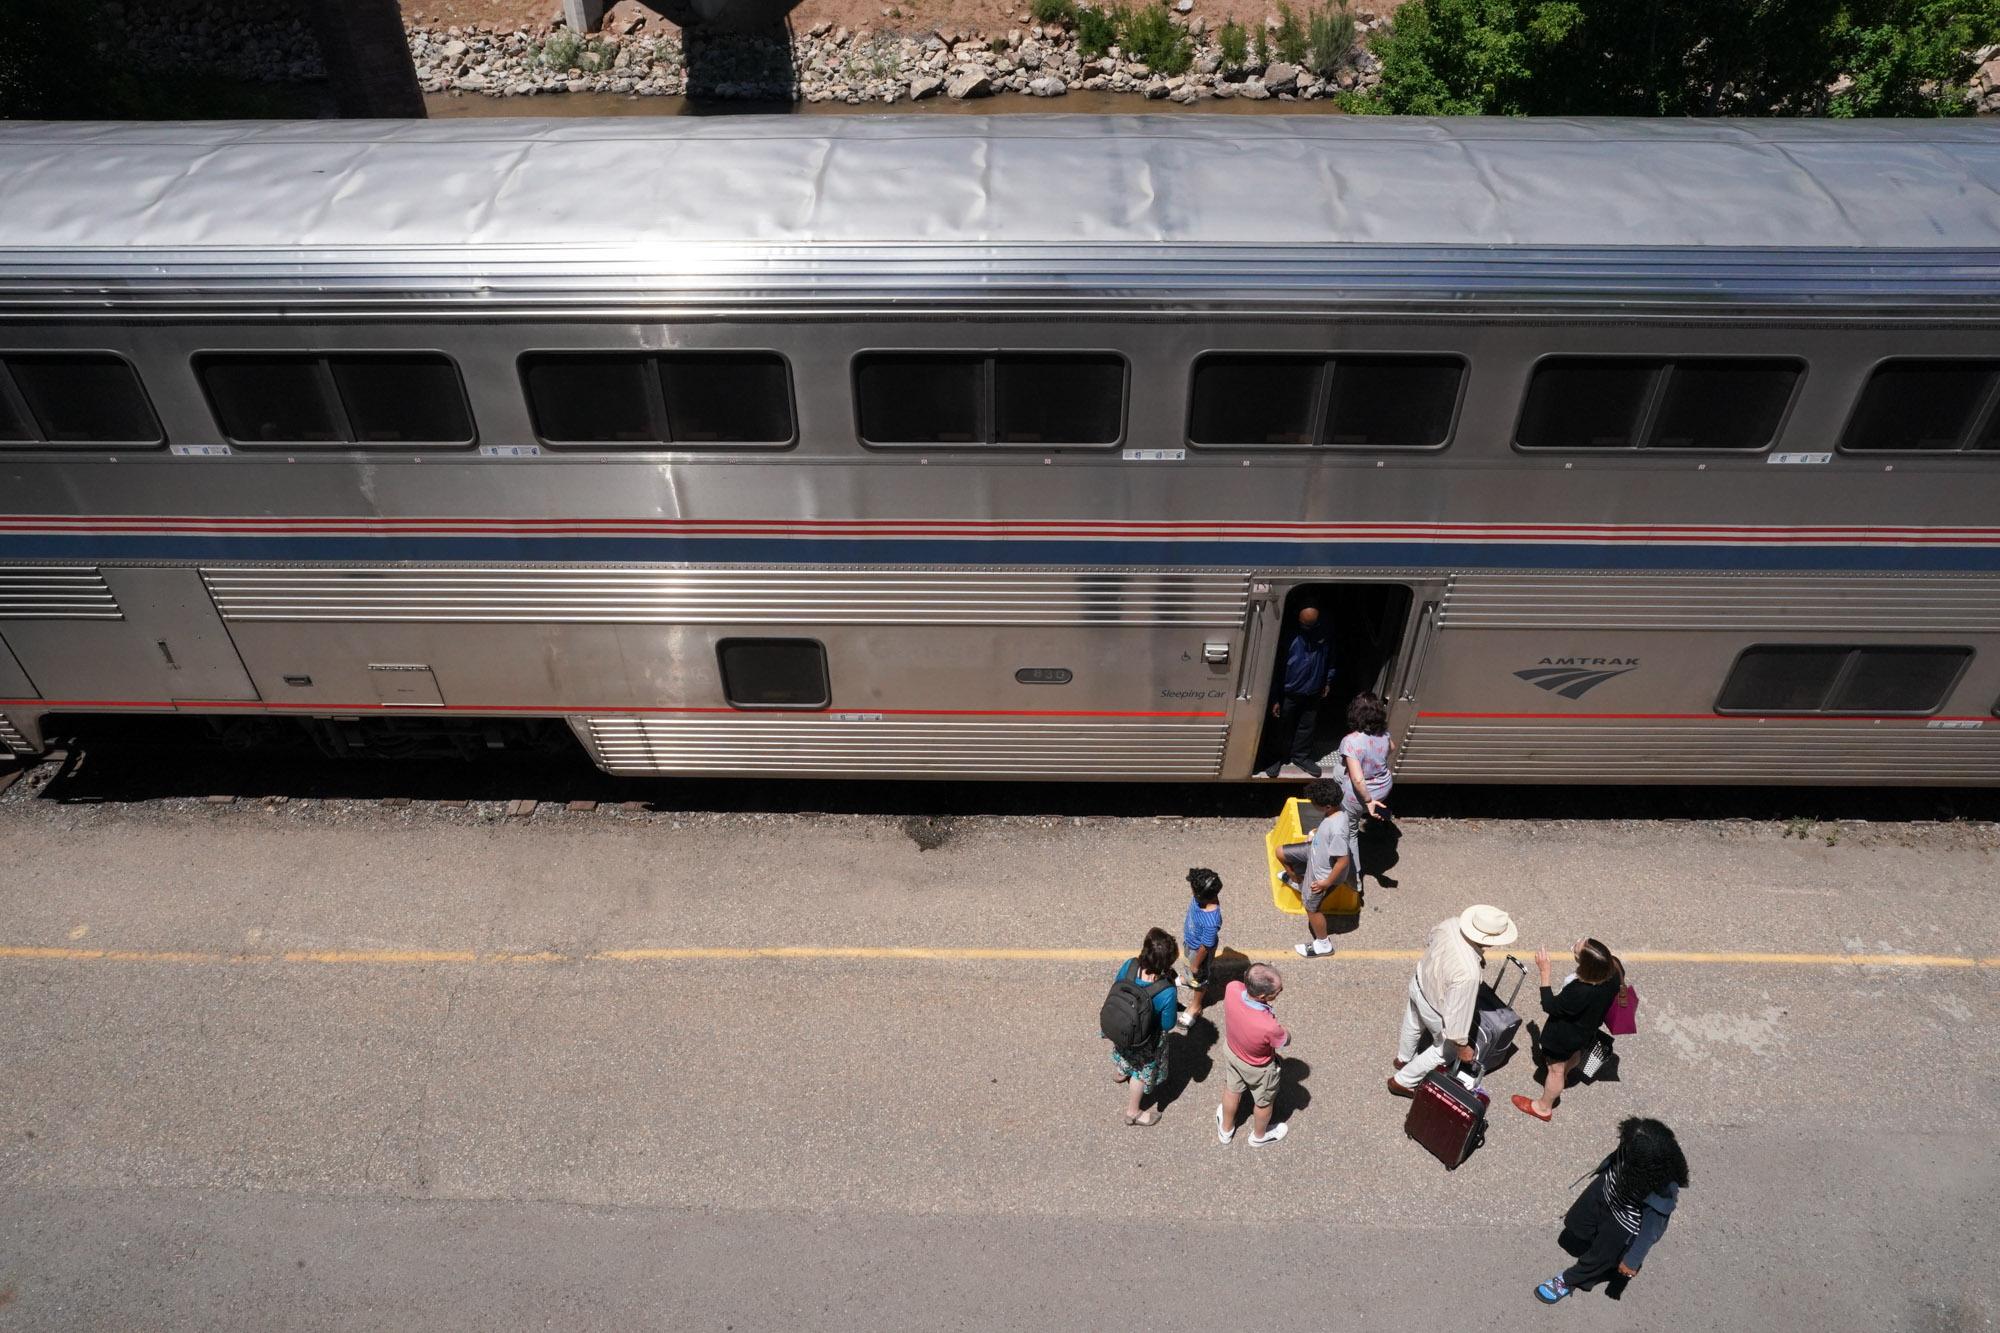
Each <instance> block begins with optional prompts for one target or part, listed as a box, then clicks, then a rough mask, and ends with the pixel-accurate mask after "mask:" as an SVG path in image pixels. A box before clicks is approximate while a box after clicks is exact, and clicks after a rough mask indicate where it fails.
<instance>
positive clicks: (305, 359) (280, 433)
mask: <svg viewBox="0 0 2000 1333" xmlns="http://www.w3.org/2000/svg"><path fill="white" fill-rule="evenodd" d="M195 374H196V377H197V378H199V379H200V381H201V387H202V390H203V392H205V393H206V394H207V395H208V403H209V407H210V408H211V409H212V410H213V411H214V413H215V420H216V423H217V424H218V425H219V426H220V427H221V428H222V433H223V434H224V435H226V436H228V437H229V438H230V439H231V440H233V441H235V442H236V443H238V444H243V445H250V446H256V445H272V446H278V447H291V446H297V445H302V444H305V445H310V444H328V445H336V446H338V445H346V444H359V445H376V444H386V445H401V446H408V445H419V444H421V445H454V444H469V443H471V441H472V410H471V408H470V407H469V406H467V404H466V401H465V388H464V386H463V385H461V384H460V383H459V379H458V367H457V366H455V365H453V364H452V362H451V359H450V358H449V357H446V356H443V355H440V354H438V353H435V352H380V353H377V352H367V353H352V354H344V355H332V356H325V355H276V356H274V355H264V354H256V353H249V354H237V353H234V352H229V353H205V354H203V355H202V356H201V357H199V358H197V360H196V362H195Z"/></svg>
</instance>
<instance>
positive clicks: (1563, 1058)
mask: <svg viewBox="0 0 2000 1333" xmlns="http://www.w3.org/2000/svg"><path fill="white" fill-rule="evenodd" d="M1535 967H1536V969H1537V970H1539V971H1540V972H1541V974H1542V1012H1543V1013H1545V1014H1547V1015H1548V1016H1549V1021H1548V1023H1547V1025H1546V1026H1544V1027H1543V1028H1542V1059H1543V1060H1544V1061H1545V1062H1546V1063H1547V1065H1548V1073H1547V1075H1546V1076H1545V1077H1544V1078H1543V1080H1542V1095H1541V1096H1540V1097H1532V1098H1531V1097H1526V1096H1523V1095H1522V1094H1520V1093H1515V1094H1514V1105H1515V1106H1516V1107H1518V1108H1519V1109H1520V1110H1522V1111H1525V1112H1526V1113H1527V1114H1529V1115H1531V1116H1533V1117H1535V1119H1537V1120H1547V1119H1548V1118H1549V1117H1550V1116H1553V1115H1554V1114H1555V1111H1556V1103H1557V1102H1558V1101H1561V1100H1562V1090H1563V1084H1564V1083H1565V1082H1566V1081H1567V1080H1568V1078H1569V1073H1570V1071H1571V1070H1572V1069H1575V1068H1576V1067H1577V1066H1578V1065H1580V1064H1582V1063H1583V1057H1584V1056H1586V1055H1588V1054H1589V1053H1590V1048H1591V1047H1592V1046H1593V1045H1595V1044H1596V1042H1597V1030H1598V1029H1599V1028H1601V1027H1603V1026H1604V1015H1605V1014H1606V1013H1607V1012H1608V1011H1609V1010H1610V1008H1611V1002H1612V1001H1613V1000H1615V999H1617V998H1618V990H1619V987H1621V986H1623V985H1624V984H1625V966H1624V964H1622V963H1620V962H1619V961H1618V959H1617V956H1616V955H1614V954H1613V953H1612V952H1611V950H1609V949H1607V948H1605V947H1604V946H1603V945H1602V944H1600V943H1598V942H1597V941H1596V940H1579V941H1577V945H1576V979H1575V980H1574V981H1572V982H1570V983H1569V984H1568V985H1566V986H1564V987H1563V988H1562V989H1561V990H1555V989H1553V988H1552V987H1551V986H1550V985H1549V951H1548V950H1547V949H1538V950H1536V951H1535Z"/></svg>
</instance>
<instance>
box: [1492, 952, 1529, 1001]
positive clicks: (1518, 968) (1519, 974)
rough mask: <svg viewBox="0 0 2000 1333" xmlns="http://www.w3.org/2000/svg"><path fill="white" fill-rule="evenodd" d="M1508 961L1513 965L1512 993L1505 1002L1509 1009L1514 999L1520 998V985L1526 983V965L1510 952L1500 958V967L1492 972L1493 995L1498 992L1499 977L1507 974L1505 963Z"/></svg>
mask: <svg viewBox="0 0 2000 1333" xmlns="http://www.w3.org/2000/svg"><path fill="white" fill-rule="evenodd" d="M1509 963H1512V964H1513V965H1514V972H1515V976H1514V993H1513V994H1512V995H1509V996H1508V997H1507V999H1506V1000H1505V1004H1506V1006H1507V1007H1508V1008H1509V1009H1512V1008H1514V1001H1516V1000H1518V999H1520V998H1521V987H1523V986H1525V985H1527V984H1528V965H1527V964H1526V963H1524V962H1522V961H1521V960H1520V959H1518V958H1516V957H1515V956H1514V955H1513V954H1511V953H1510V954H1508V955H1507V957H1506V958H1504V959H1503V960H1501V963H1500V969H1499V970H1498V971H1497V972H1495V973H1494V974H1493V993H1494V994H1495V995H1498V994H1499V993H1500V979H1501V978H1502V977H1504V976H1506V975H1507V965H1508V964H1509Z"/></svg>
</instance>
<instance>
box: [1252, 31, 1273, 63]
mask: <svg viewBox="0 0 2000 1333" xmlns="http://www.w3.org/2000/svg"><path fill="white" fill-rule="evenodd" d="M1256 54H1257V58H1256V60H1255V61H1253V62H1252V63H1253V64H1255V65H1256V66H1257V68H1258V69H1263V68H1264V67H1265V66H1267V65H1269V64H1270V63H1271V34H1270V33H1269V32H1267V31H1266V30H1265V29H1264V25H1263V24H1261V23H1260V24H1258V25H1257V53H1256Z"/></svg>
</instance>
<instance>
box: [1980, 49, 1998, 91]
mask: <svg viewBox="0 0 2000 1333" xmlns="http://www.w3.org/2000/svg"><path fill="white" fill-rule="evenodd" d="M1995 88H2000V56H1995V57H1993V58H1992V59H1991V60H1988V61H1987V62H1986V63H1985V64H1983V65H1981V66H1980V67H1979V90H1980V91H1981V92H1987V93H1990V92H1992V91H1993V90H1994V89H1995Z"/></svg>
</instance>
